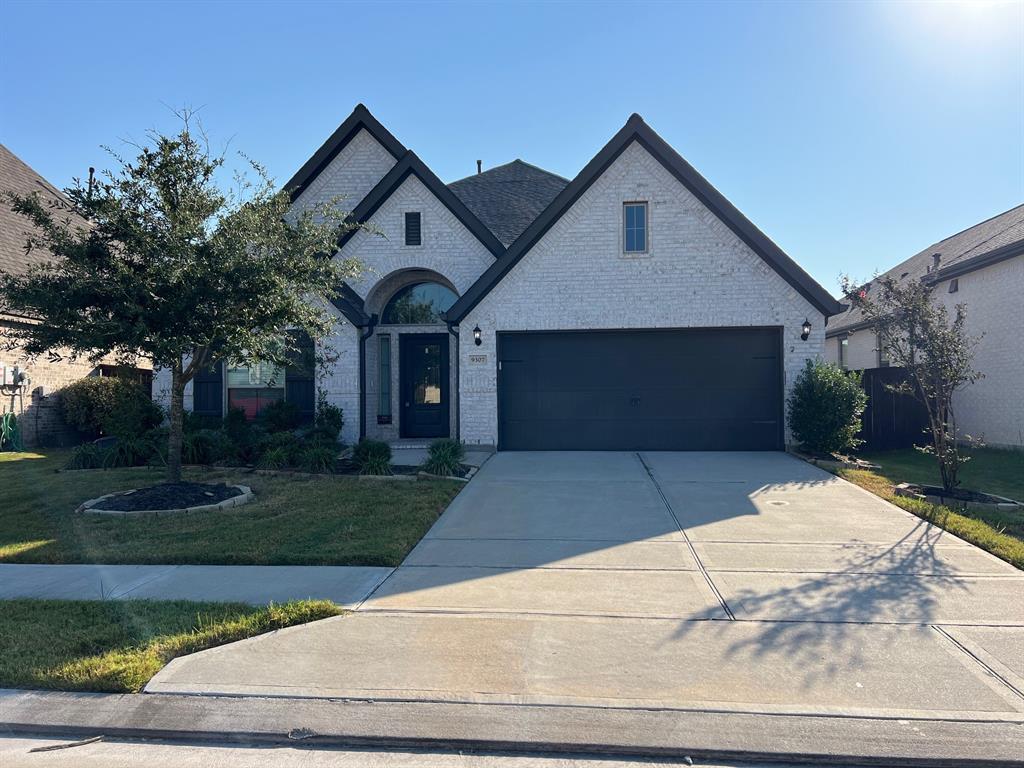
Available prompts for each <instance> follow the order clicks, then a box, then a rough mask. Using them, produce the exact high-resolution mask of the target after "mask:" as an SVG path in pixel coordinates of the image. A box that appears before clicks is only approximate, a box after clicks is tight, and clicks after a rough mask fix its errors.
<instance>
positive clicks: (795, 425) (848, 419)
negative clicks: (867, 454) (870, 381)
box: [787, 360, 868, 453]
mask: <svg viewBox="0 0 1024 768" xmlns="http://www.w3.org/2000/svg"><path fill="white" fill-rule="evenodd" d="M867 403H868V396H867V394H866V393H865V392H864V390H863V388H861V385H860V376H858V375H857V374H855V373H847V372H846V371H844V370H843V369H842V368H840V367H839V366H837V365H834V364H832V363H825V362H821V361H820V360H818V361H811V360H808V361H807V365H806V367H805V368H804V369H803V370H802V371H801V372H800V375H799V376H797V379H796V381H795V382H794V384H793V391H792V392H791V393H790V396H789V402H788V404H787V405H788V409H789V427H790V429H791V430H792V432H793V437H795V438H796V440H797V441H798V442H799V443H800V445H801V446H803V447H804V448H805V449H806V450H809V451H814V452H817V453H841V452H844V451H851V450H853V449H855V448H856V447H857V446H858V445H860V444H861V443H862V442H863V440H858V439H857V433H858V432H859V431H860V428H861V422H860V417H861V414H862V413H864V409H865V408H866V407H867Z"/></svg>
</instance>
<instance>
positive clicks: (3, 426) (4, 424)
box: [0, 413, 22, 451]
mask: <svg viewBox="0 0 1024 768" xmlns="http://www.w3.org/2000/svg"><path fill="white" fill-rule="evenodd" d="M21 449H22V444H21V431H20V430H19V429H18V417H17V416H15V415H14V414H13V413H4V414H0V451H20V450H21Z"/></svg>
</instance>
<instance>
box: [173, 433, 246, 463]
mask: <svg viewBox="0 0 1024 768" xmlns="http://www.w3.org/2000/svg"><path fill="white" fill-rule="evenodd" d="M237 455H238V450H237V448H236V447H235V444H234V443H233V442H232V440H231V438H230V437H228V434H227V433H226V432H224V431H222V430H219V429H200V430H198V431H196V432H189V433H187V434H185V436H184V438H183V440H182V444H181V457H182V460H183V461H184V462H185V463H186V464H214V463H216V462H218V461H229V460H231V459H234V458H236V457H237Z"/></svg>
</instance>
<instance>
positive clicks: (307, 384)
mask: <svg viewBox="0 0 1024 768" xmlns="http://www.w3.org/2000/svg"><path fill="white" fill-rule="evenodd" d="M291 333H292V334H293V341H294V343H295V344H296V345H297V346H298V350H296V351H293V352H291V353H290V354H289V356H288V357H289V360H288V365H287V367H285V369H284V399H285V400H286V401H287V402H289V403H291V404H292V405H294V406H295V407H296V408H298V409H299V417H300V418H301V419H302V421H303V423H307V424H308V423H312V421H313V419H314V417H315V416H316V382H315V381H314V376H313V374H314V372H315V370H316V360H315V348H314V345H313V339H311V338H310V337H309V334H307V333H305V332H303V331H291ZM278 386H280V385H278Z"/></svg>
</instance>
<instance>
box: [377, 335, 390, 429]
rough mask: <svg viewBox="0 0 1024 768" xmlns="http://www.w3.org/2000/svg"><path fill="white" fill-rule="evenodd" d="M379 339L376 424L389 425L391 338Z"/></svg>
mask: <svg viewBox="0 0 1024 768" xmlns="http://www.w3.org/2000/svg"><path fill="white" fill-rule="evenodd" d="M378 338H379V339H380V360H379V361H378V368H379V370H380V387H379V394H378V395H377V423H378V424H390V423H391V337H390V336H387V335H384V336H380V337H378Z"/></svg>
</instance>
